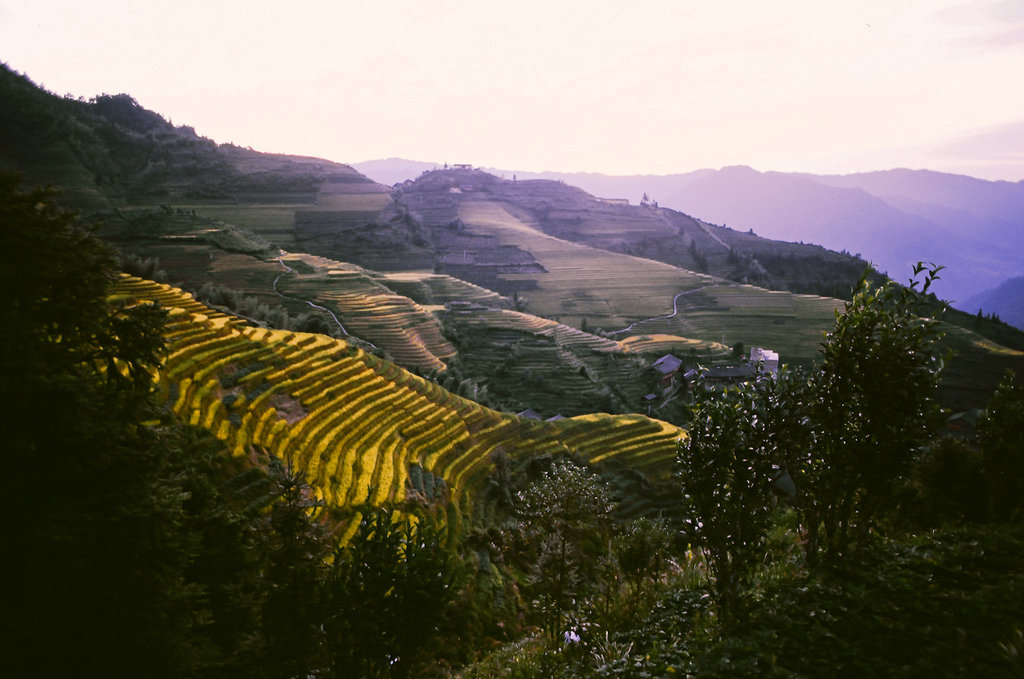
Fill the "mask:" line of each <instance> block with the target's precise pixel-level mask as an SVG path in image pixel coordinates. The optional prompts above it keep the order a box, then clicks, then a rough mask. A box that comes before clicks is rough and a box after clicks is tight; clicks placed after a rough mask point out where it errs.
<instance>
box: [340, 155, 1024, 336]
mask: <svg viewBox="0 0 1024 679" xmlns="http://www.w3.org/2000/svg"><path fill="white" fill-rule="evenodd" d="M353 167H355V168H356V169H358V170H359V171H360V172H362V173H364V174H366V175H367V176H368V177H370V178H372V179H374V180H376V181H379V182H381V183H386V184H394V183H396V182H400V181H404V180H405V179H412V178H415V177H416V176H418V175H419V174H420V173H421V172H423V171H425V170H429V169H432V168H434V167H438V164H436V163H425V162H418V161H406V160H400V159H389V160H378V161H369V162H365V163H356V164H354V165H353ZM489 171H491V172H494V173H496V174H499V175H503V176H505V177H507V178H512V177H513V176H517V177H518V178H519V179H551V180H556V181H563V182H565V183H567V184H571V185H574V186H578V187H580V188H582V189H584V190H585V191H588V192H590V193H592V194H594V195H597V196H602V197H605V198H627V199H629V200H630V201H632V202H634V203H636V202H639V200H640V199H641V197H642V196H643V195H644V194H646V195H647V196H648V197H649V198H650V199H651V200H654V201H657V202H658V204H659V205H661V206H663V207H670V208H673V209H675V210H680V211H682V212H685V213H686V214H690V215H693V216H694V217H697V218H699V219H701V220H704V221H707V222H711V223H715V224H721V225H725V226H729V227H731V228H733V229H737V230H741V231H746V230H750V229H752V230H753V231H754V232H756V233H757V234H758V235H760V236H765V237H767V238H772V239H777V240H786V241H801V242H807V243H815V244H818V245H823V246H825V247H827V248H830V249H833V250H839V251H843V250H845V251H847V252H850V253H855V254H860V255H861V256H862V257H864V258H865V259H867V260H870V261H871V262H873V263H874V264H875V265H876V266H877V267H878V268H879V270H881V271H884V272H887V273H889V275H890V276H892V277H893V278H895V279H897V280H901V281H903V280H906V279H907V278H908V277H909V275H910V270H911V266H912V265H913V263H914V262H917V261H921V260H924V261H931V262H935V263H938V264H942V265H944V266H945V267H946V270H945V271H944V272H943V274H942V280H941V281H939V282H938V284H937V287H936V292H937V293H938V294H939V295H940V296H942V297H943V298H946V299H949V300H951V301H952V302H953V303H954V305H955V306H957V307H958V308H961V309H963V310H965V311H971V312H974V311H977V308H971V305H973V301H972V302H971V305H969V304H968V300H970V299H972V298H974V297H975V296H977V295H980V294H982V293H983V292H985V291H987V290H990V289H993V288H996V287H997V286H999V285H1000V284H1001V283H1003V282H1004V281H1007V280H1009V279H1011V278H1014V277H1017V276H1021V275H1022V274H1024V256H1022V255H1024V182H1002V181H1000V182H992V181H985V180H981V179H974V178H972V177H965V176H960V175H952V174H943V173H939V172H931V171H927V170H888V171H882V172H869V173H863V174H853V175H844V176H839V175H813V174H797V173H783V172H759V171H757V170H754V169H751V168H749V167H743V166H737V167H727V168H723V169H720V170H697V171H695V172H688V173H685V174H673V175H630V176H609V175H601V174H592V173H571V174H566V173H555V172H525V171H518V170H516V171H512V170H498V169H489ZM999 299H1003V298H1002V297H1000V298H999ZM993 303H994V302H993ZM985 313H996V314H999V315H1000V316H1001V317H1003V316H1006V314H1005V313H1004V312H1002V311H1001V310H1000V308H991V309H989V308H986V309H985Z"/></svg>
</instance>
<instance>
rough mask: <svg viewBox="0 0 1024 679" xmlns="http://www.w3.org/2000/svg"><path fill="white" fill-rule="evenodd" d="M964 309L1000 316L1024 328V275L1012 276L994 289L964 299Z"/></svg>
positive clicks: (985, 314)
mask: <svg viewBox="0 0 1024 679" xmlns="http://www.w3.org/2000/svg"><path fill="white" fill-rule="evenodd" d="M961 306H962V308H963V309H964V310H970V309H977V310H978V314H979V315H984V316H989V315H993V314H994V315H995V316H998V317H999V318H1000V319H1001V320H1002V321H1003V322H1005V323H1009V324H1010V325H1012V326H1014V327H1016V328H1020V329H1021V330H1024V276H1018V277H1017V278H1011V279H1010V280H1008V281H1005V282H1003V283H1002V284H1000V285H999V286H998V287H996V288H994V289H992V290H986V291H985V292H982V293H981V294H978V295H974V296H973V297H970V298H968V299H966V300H964V302H963V304H962V305H961Z"/></svg>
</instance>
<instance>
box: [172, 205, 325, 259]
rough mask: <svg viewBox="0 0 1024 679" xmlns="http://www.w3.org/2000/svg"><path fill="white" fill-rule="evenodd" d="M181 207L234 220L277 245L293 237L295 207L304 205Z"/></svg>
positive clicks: (287, 245) (287, 244)
mask: <svg viewBox="0 0 1024 679" xmlns="http://www.w3.org/2000/svg"><path fill="white" fill-rule="evenodd" d="M176 207H181V208H182V209H185V210H195V212H196V214H197V215H201V216H203V217H212V218H213V219H219V220H220V221H222V222H226V223H228V224H234V225H236V226H240V227H242V228H244V229H249V230H250V231H252V232H253V233H255V234H257V235H260V236H262V237H263V238H266V239H267V240H269V241H271V242H273V243H274V244H275V245H277V246H278V247H282V248H290V247H294V246H295V244H296V240H295V210H296V209H303V208H308V207H309V206H308V205H304V204H290V205H260V204H242V205H233V204H232V205H205V204H200V205H181V206H176Z"/></svg>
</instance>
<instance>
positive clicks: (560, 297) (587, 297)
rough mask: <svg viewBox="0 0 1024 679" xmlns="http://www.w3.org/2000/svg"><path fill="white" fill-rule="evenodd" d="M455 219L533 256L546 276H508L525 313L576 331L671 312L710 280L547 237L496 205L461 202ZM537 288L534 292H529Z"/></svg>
mask: <svg viewBox="0 0 1024 679" xmlns="http://www.w3.org/2000/svg"><path fill="white" fill-rule="evenodd" d="M459 217H460V218H461V219H462V221H463V222H465V224H466V225H467V227H468V228H469V229H470V230H471V231H473V232H476V233H481V234H488V235H492V236H495V237H497V239H498V240H499V242H501V243H502V244H503V245H516V246H518V247H520V248H522V249H524V250H528V251H529V252H530V253H532V254H533V255H534V256H535V257H536V259H537V261H538V262H539V263H540V264H541V266H543V267H544V269H545V271H546V273H522V274H518V273H508V274H501V275H500V276H499V277H500V278H501V279H503V280H505V281H509V282H513V283H514V282H519V283H520V284H521V286H522V289H523V290H524V295H525V296H526V297H527V298H528V299H529V310H530V311H531V312H533V313H535V314H537V315H540V316H546V317H548V318H562V319H565V320H566V322H567V323H569V324H570V325H575V326H579V325H581V324H582V321H583V319H586V320H587V323H588V325H590V326H591V327H595V328H596V327H604V328H617V327H622V326H625V325H628V324H629V323H631V322H633V321H635V320H638V319H640V318H646V317H650V316H657V315H663V314H667V313H670V312H671V311H672V298H673V296H674V295H675V294H677V293H679V292H682V291H684V290H690V289H693V288H697V287H700V286H702V285H706V284H708V283H710V282H711V281H712V279H711V277H710V276H704V275H702V274H697V273H693V272H690V271H686V270H683V269H679V268H677V267H674V266H670V265H668V264H661V263H658V262H653V261H651V260H647V259H641V258H639V257H631V256H629V255H622V254H617V253H613V252H607V251H605V250H599V249H597V248H592V247H588V246H585V245H577V244H576V243H571V242H569V241H566V240H562V239H560V238H555V237H553V236H548V235H546V234H544V233H542V232H541V231H540V230H539V229H537V228H536V227H535V226H533V225H531V224H529V223H527V222H524V221H521V220H519V219H517V218H516V217H515V216H514V215H513V214H512V211H511V210H510V209H509V208H506V207H505V206H504V205H502V204H501V203H497V202H488V201H472V200H470V201H464V202H462V203H461V204H460V205H459ZM534 286H536V287H534Z"/></svg>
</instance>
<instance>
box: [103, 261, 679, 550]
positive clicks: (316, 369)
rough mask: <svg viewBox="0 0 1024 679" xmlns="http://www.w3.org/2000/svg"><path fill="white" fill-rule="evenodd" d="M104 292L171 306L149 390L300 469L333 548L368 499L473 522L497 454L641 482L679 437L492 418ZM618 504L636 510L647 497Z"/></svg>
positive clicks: (205, 317) (277, 343)
mask: <svg viewBox="0 0 1024 679" xmlns="http://www.w3.org/2000/svg"><path fill="white" fill-rule="evenodd" d="M113 296H114V297H115V298H116V299H118V300H120V301H126V300H133V301H135V302H145V301H154V302H158V303H159V304H161V305H162V306H164V307H166V308H168V309H169V310H170V317H169V322H168V324H167V329H166V339H167V343H168V354H167V359H166V362H165V364H164V366H163V369H162V371H161V373H160V376H159V383H160V393H161V394H162V397H163V398H164V399H165V400H166V402H167V403H169V404H170V405H171V407H172V408H173V410H174V411H175V412H176V413H177V414H178V415H179V416H180V417H181V418H182V419H183V420H184V421H186V422H188V423H190V424H192V425H195V426H199V427H201V428H203V429H207V430H209V431H210V432H212V433H213V434H214V435H215V436H216V437H217V438H218V439H220V440H222V441H224V442H225V444H226V445H227V446H228V447H229V448H230V449H231V450H232V451H233V453H234V454H235V455H236V456H239V457H247V456H251V455H255V454H257V452H259V451H266V452H269V453H272V454H274V455H276V456H278V457H279V458H281V459H282V460H284V461H286V462H287V463H288V464H290V465H291V466H292V467H293V468H294V469H296V470H299V471H302V472H303V473H304V474H305V475H306V476H307V478H308V480H309V482H310V485H311V486H312V487H313V488H314V489H315V490H316V492H317V493H318V494H319V495H320V496H321V498H322V499H323V500H324V501H325V502H326V504H327V506H328V507H329V508H330V509H331V510H332V511H334V512H337V513H338V516H341V517H344V518H345V519H347V520H345V521H343V524H344V525H345V526H346V527H347V528H346V529H345V530H346V531H347V532H346V533H343V534H342V536H341V537H342V539H345V538H347V536H348V535H350V534H351V532H352V531H354V530H355V528H356V526H357V525H358V515H357V513H354V510H353V508H354V507H356V506H358V505H361V504H363V503H367V502H368V503H370V504H373V505H381V504H384V503H393V504H396V505H398V506H401V505H402V503H408V502H425V503H428V504H437V505H441V506H446V507H447V512H448V516H449V521H450V523H454V524H459V523H460V522H462V521H468V520H470V518H471V517H472V516H473V514H474V512H478V511H486V503H481V502H478V499H479V498H480V497H482V495H481V493H480V490H481V486H482V484H483V482H484V480H485V479H486V477H487V474H488V473H489V471H490V470H491V469H492V467H493V465H494V460H495V459H496V457H495V456H498V455H501V456H508V457H511V458H513V459H517V458H523V457H526V456H531V455H554V454H569V455H572V456H574V457H577V458H579V459H581V460H584V461H586V462H588V463H589V464H591V465H594V466H595V467H597V468H598V469H599V470H600V469H628V470H629V473H628V474H625V476H623V478H624V479H625V480H624V481H623V483H627V482H630V483H634V484H635V483H637V478H638V476H637V474H638V473H639V475H640V476H639V478H640V479H641V482H642V485H649V484H648V481H650V482H657V481H659V480H664V479H665V478H666V477H667V475H668V474H669V468H670V462H671V460H672V459H673V457H674V455H675V450H676V441H677V440H678V439H679V438H680V437H681V436H684V432H683V431H682V430H681V429H679V428H678V427H675V426H673V425H670V424H667V423H665V422H661V421H658V420H652V419H649V418H647V417H643V416H640V415H618V416H613V415H606V414H591V415H585V416H580V417H574V418H566V419H561V420H557V421H550V422H541V421H535V420H530V419H526V418H520V417H517V416H515V415H510V414H505V413H499V412H496V411H493V410H489V409H487V408H484V407H482V406H480V405H479V404H477V403H475V402H473V401H470V400H468V399H465V398H462V397H459V396H456V395H453V394H451V393H449V392H448V391H446V390H444V389H442V388H441V387H439V386H437V385H436V384H434V383H432V382H430V381H428V380H425V379H422V378H420V377H417V376H415V375H412V374H411V373H409V372H407V371H405V370H404V369H402V368H400V367H398V366H397V365H395V364H393V363H391V362H389V361H384V360H381V359H378V358H376V357H375V356H372V355H370V354H367V353H366V352H365V351H363V350H361V349H358V348H356V347H354V346H353V345H351V344H349V343H347V342H345V341H343V340H337V339H332V338H330V337H327V336H324V335H317V334H310V333H298V332H287V331H281V330H270V329H266V328H257V327H251V326H247V325H246V324H245V323H244V322H242V321H240V320H239V319H237V318H236V317H233V316H230V315H227V314H223V313H220V312H217V311H214V310H212V309H210V308H208V307H206V306H204V305H202V304H200V303H199V302H197V301H196V300H195V299H194V298H192V297H191V296H190V295H188V294H187V293H183V292H182V291H180V290H178V289H175V288H172V287H169V286H166V285H161V284H157V283H152V282H149V281H145V280H142V279H138V278H133V277H128V276H124V277H122V278H121V279H120V280H119V281H118V282H117V284H116V285H115V287H114V290H113ZM645 479H646V480H645ZM628 502H633V503H636V504H638V505H639V506H638V507H637V508H636V511H642V509H643V506H644V505H645V504H650V503H651V502H652V500H651V498H650V497H647V498H642V497H634V498H632V499H631V500H629V501H628ZM628 502H627V504H628Z"/></svg>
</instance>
